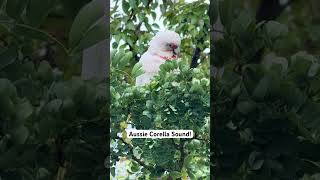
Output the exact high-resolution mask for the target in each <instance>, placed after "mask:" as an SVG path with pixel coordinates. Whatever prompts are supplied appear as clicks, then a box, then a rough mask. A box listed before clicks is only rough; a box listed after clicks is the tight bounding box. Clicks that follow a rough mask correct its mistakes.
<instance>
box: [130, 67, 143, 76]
mask: <svg viewBox="0 0 320 180" xmlns="http://www.w3.org/2000/svg"><path fill="white" fill-rule="evenodd" d="M143 73H144V71H143V69H142V65H141V64H140V63H136V64H135V65H134V66H133V68H132V71H131V75H132V76H133V77H134V78H136V77H138V76H140V75H142V74H143Z"/></svg>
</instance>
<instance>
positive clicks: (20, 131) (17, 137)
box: [12, 126, 29, 144]
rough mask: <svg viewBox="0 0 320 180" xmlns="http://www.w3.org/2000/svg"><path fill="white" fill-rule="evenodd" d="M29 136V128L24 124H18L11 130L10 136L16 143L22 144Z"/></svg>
mask: <svg viewBox="0 0 320 180" xmlns="http://www.w3.org/2000/svg"><path fill="white" fill-rule="evenodd" d="M28 136H29V130H28V129H27V128H26V127H25V126H19V127H17V128H15V129H14V130H13V131H12V138H13V141H14V142H15V143H16V144H24V143H25V142H26V140H27V138H28Z"/></svg>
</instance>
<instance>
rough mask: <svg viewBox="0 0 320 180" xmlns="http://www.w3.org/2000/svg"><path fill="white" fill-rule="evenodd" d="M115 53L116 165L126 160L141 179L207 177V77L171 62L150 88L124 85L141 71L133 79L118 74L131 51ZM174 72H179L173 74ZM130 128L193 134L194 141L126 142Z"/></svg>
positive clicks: (113, 116)
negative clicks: (123, 158)
mask: <svg viewBox="0 0 320 180" xmlns="http://www.w3.org/2000/svg"><path fill="white" fill-rule="evenodd" d="M122 53H124V52H122ZM114 54H115V55H114V56H113V59H112V64H111V75H112V76H111V84H113V86H112V87H111V96H112V100H111V101H112V105H111V112H112V113H111V122H110V123H111V139H112V143H116V144H117V145H116V148H115V149H114V150H113V152H112V153H111V157H112V158H111V160H112V165H115V163H116V162H117V161H118V160H119V157H123V156H124V157H127V159H129V160H130V161H131V163H130V165H131V166H130V167H129V172H130V173H131V174H136V176H137V177H138V178H139V179H146V178H155V177H162V178H164V177H169V176H171V177H172V178H181V177H186V176H189V177H191V178H192V179H207V178H209V153H210V152H209V123H210V121H209V111H210V103H209V100H210V98H209V96H210V95H209V92H210V91H209V87H210V86H209V84H210V83H209V79H208V77H209V72H208V71H204V70H203V71H201V70H200V69H198V68H194V69H190V68H189V65H188V64H187V63H186V61H183V60H181V61H179V62H178V61H170V62H166V63H165V64H163V65H161V67H160V72H159V75H158V76H157V77H156V78H155V79H154V80H153V81H152V82H151V83H150V84H148V85H146V86H143V87H138V86H134V84H133V82H131V83H128V81H126V80H127V79H131V78H133V79H134V78H135V76H133V77H131V76H132V75H133V74H136V76H137V75H139V73H135V72H136V71H142V70H141V69H139V67H138V69H137V67H136V69H137V70H135V69H134V70H132V73H130V74H128V73H124V72H123V71H119V69H125V68H124V66H125V65H126V64H127V63H129V60H131V57H132V56H131V52H127V53H126V54H125V55H119V54H121V52H119V53H114ZM121 57H123V58H121ZM125 57H126V58H127V59H126V58H125ZM175 69H179V70H180V72H179V73H178V74H177V73H173V72H172V71H174V70H175ZM125 77H131V78H125ZM129 82H130V81H129ZM128 125H130V126H131V127H132V128H137V129H145V130H148V129H166V130H167V129H191V130H193V131H194V133H195V138H193V139H128V138H127V137H126V132H125V129H126V128H127V127H128ZM119 133H120V134H122V137H119V136H118V134H119ZM111 172H112V171H111ZM113 175H114V174H113Z"/></svg>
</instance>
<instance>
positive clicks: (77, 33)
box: [69, 0, 108, 49]
mask: <svg viewBox="0 0 320 180" xmlns="http://www.w3.org/2000/svg"><path fill="white" fill-rule="evenodd" d="M104 5H105V2H104V0H93V1H91V2H90V3H88V4H86V5H85V6H84V7H83V8H82V9H81V10H80V11H79V13H78V15H77V16H76V18H75V20H74V21H73V23H72V26H71V30H70V33H69V48H71V49H73V48H75V47H76V46H78V44H79V43H80V41H81V40H82V39H83V38H84V37H86V36H87V35H88V32H90V33H93V32H95V31H97V30H95V31H92V30H91V29H92V28H94V27H95V24H96V23H97V22H98V21H103V20H101V19H103V17H104V15H105V13H106V12H105V10H104V8H105V7H104ZM105 21H106V20H105ZM100 23H101V22H100ZM105 25H106V23H105ZM100 26H101V24H100ZM100 28H101V27H100ZM100 28H98V29H100ZM102 29H104V28H102ZM99 32H100V30H99ZM105 33H108V32H107V31H106V32H105ZM90 35H91V34H90ZM101 40H102V39H101Z"/></svg>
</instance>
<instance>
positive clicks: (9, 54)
mask: <svg viewBox="0 0 320 180" xmlns="http://www.w3.org/2000/svg"><path fill="white" fill-rule="evenodd" d="M17 57H18V52H17V49H16V48H15V47H10V48H8V49H6V50H4V51H2V52H1V53H0V59H1V61H0V70H1V69H3V68H5V67H6V66H8V65H10V64H11V63H13V62H14V61H15V60H16V58H17Z"/></svg>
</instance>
